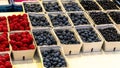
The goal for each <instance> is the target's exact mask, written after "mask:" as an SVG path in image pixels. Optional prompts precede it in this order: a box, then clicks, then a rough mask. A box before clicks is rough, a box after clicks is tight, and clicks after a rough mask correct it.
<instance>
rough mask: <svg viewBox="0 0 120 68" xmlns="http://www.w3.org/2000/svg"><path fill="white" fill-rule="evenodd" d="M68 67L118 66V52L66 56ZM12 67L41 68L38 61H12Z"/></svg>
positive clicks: (119, 64)
mask: <svg viewBox="0 0 120 68" xmlns="http://www.w3.org/2000/svg"><path fill="white" fill-rule="evenodd" d="M67 59H68V63H69V65H70V68H120V52H107V53H105V52H101V53H84V54H79V55H71V56H67ZM13 63H14V68H41V64H40V62H39V61H38V63H37V61H35V60H34V61H31V60H29V61H14V62H13Z"/></svg>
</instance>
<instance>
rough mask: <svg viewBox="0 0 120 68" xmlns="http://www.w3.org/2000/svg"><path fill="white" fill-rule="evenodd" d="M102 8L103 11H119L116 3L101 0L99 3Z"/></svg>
mask: <svg viewBox="0 0 120 68" xmlns="http://www.w3.org/2000/svg"><path fill="white" fill-rule="evenodd" d="M97 2H98V3H99V4H100V5H101V6H102V8H103V9H105V10H114V9H118V8H117V5H116V4H115V3H114V2H112V1H110V0H101V1H100V0H99V1H97Z"/></svg>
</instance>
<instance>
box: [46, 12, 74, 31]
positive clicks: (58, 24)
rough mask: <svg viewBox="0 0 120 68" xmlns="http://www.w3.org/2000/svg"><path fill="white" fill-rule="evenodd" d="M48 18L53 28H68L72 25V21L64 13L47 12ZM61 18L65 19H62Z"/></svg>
mask: <svg viewBox="0 0 120 68" xmlns="http://www.w3.org/2000/svg"><path fill="white" fill-rule="evenodd" d="M48 16H49V17H48V19H49V20H50V22H51V23H52V25H53V26H52V27H53V28H58V29H60V28H69V27H72V22H71V21H70V19H69V18H68V16H67V14H66V13H55V12H54V13H48ZM59 17H61V19H55V18H59ZM63 19H65V20H64V21H63Z"/></svg>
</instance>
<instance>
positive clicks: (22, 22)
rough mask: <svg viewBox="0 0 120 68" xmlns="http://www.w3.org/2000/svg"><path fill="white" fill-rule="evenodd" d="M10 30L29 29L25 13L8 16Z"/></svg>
mask: <svg viewBox="0 0 120 68" xmlns="http://www.w3.org/2000/svg"><path fill="white" fill-rule="evenodd" d="M8 21H9V24H10V25H9V26H10V30H30V27H29V22H28V18H27V14H23V15H20V14H19V15H12V16H8Z"/></svg>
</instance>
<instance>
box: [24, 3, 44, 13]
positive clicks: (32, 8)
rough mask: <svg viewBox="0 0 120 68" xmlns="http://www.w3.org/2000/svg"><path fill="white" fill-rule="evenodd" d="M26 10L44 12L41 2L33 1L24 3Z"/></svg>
mask: <svg viewBox="0 0 120 68" xmlns="http://www.w3.org/2000/svg"><path fill="white" fill-rule="evenodd" d="M23 5H24V8H25V12H42V7H41V5H40V4H33V3H23Z"/></svg>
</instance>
